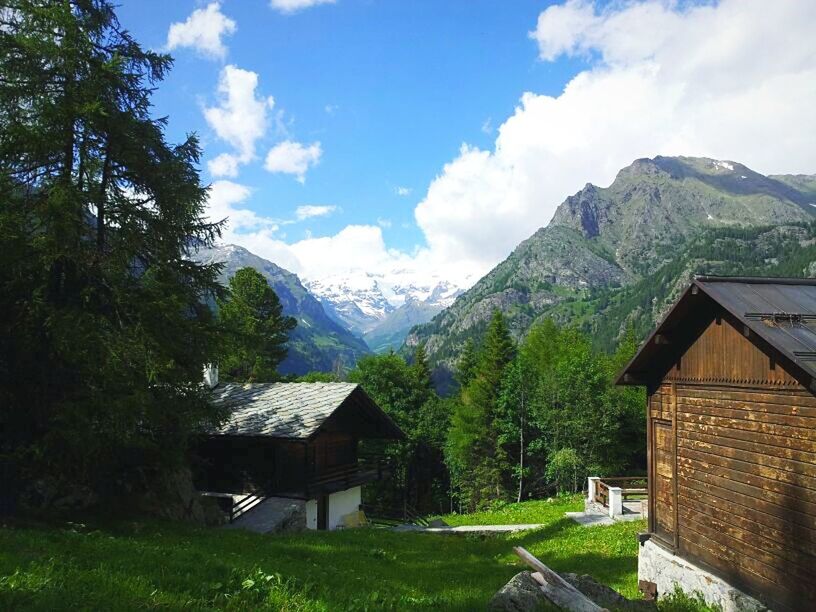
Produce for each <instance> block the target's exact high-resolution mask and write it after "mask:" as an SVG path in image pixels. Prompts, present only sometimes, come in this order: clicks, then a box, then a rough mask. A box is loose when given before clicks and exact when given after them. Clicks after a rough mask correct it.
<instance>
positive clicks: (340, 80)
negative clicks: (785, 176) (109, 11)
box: [118, 0, 816, 285]
mask: <svg viewBox="0 0 816 612" xmlns="http://www.w3.org/2000/svg"><path fill="white" fill-rule="evenodd" d="M310 5H311V6H310ZM814 6H816V3H804V2H799V1H798V0H779V1H778V2H777V1H775V2H774V3H766V2H762V1H761V0H722V1H720V2H700V3H696V2H673V1H671V0H631V1H627V2H614V3H605V2H592V1H591V0H566V1H563V0H562V1H558V2H543V1H527V0H513V1H506V0H504V1H502V0H459V1H455V0H446V1H444V2H442V1H439V0H410V1H398V0H336V1H334V2H332V1H328V0H322V1H321V0H223V1H222V2H207V1H196V0H174V1H172V2H168V1H167V0H164V1H163V2H160V1H157V0H123V2H122V5H121V7H120V8H119V11H118V13H119V17H120V20H121V22H122V23H123V24H124V25H125V27H127V28H128V29H130V30H131V31H132V32H133V33H134V35H135V36H136V38H137V39H138V40H139V41H140V42H141V43H142V44H143V45H145V46H148V47H151V48H154V49H162V50H166V49H169V48H171V53H172V55H173V56H174V57H175V60H176V63H175V67H174V69H173V71H172V72H171V73H170V75H169V77H168V78H167V79H166V81H165V82H164V83H162V84H161V85H160V87H159V90H158V92H157V94H156V96H155V103H156V111H157V113H158V114H163V115H168V116H169V118H170V124H169V135H170V137H171V138H173V139H176V140H178V139H180V138H182V136H183V134H184V133H185V132H189V131H195V132H197V133H198V134H199V135H200V137H201V141H202V145H203V148H204V164H203V177H204V179H205V180H206V181H207V182H211V183H213V186H214V188H213V194H212V198H211V210H212V214H213V215H229V216H230V218H231V225H230V228H229V230H228V232H227V235H226V239H227V240H229V241H231V242H238V243H241V244H244V246H247V247H248V248H250V249H251V250H253V251H256V252H258V254H259V255H262V256H264V257H267V258H269V259H272V260H274V261H276V262H277V263H279V264H281V265H283V266H285V267H288V268H289V269H292V270H293V271H295V272H297V273H299V274H301V275H303V276H305V277H307V278H318V277H321V276H330V275H332V274H340V273H351V272H355V273H358V272H369V273H374V274H377V275H379V276H381V277H383V278H384V279H390V280H391V282H397V281H396V280H394V279H395V278H397V277H398V276H400V275H401V274H402V275H405V274H409V273H410V274H409V275H413V276H415V277H417V276H418V277H422V278H430V277H431V276H441V277H447V278H450V279H452V280H455V281H456V282H458V283H460V284H463V285H467V284H469V283H471V282H473V281H475V280H476V279H477V278H478V277H479V276H480V275H481V274H484V273H485V272H486V271H487V270H489V269H490V267H492V266H493V265H495V264H496V263H498V262H499V261H500V260H501V259H502V258H503V257H505V256H506V255H507V254H508V253H509V252H510V250H512V248H513V247H514V246H515V245H516V244H517V243H518V242H519V241H520V240H523V239H524V238H526V237H527V236H529V235H530V234H532V233H533V232H534V231H535V230H536V229H538V228H539V227H541V226H542V225H545V224H546V223H547V221H548V220H549V218H550V216H551V215H552V212H553V211H554V209H555V207H556V206H557V204H558V203H560V202H561V201H562V200H563V198H564V197H565V196H567V195H569V194H571V193H574V192H575V191H577V190H578V189H580V188H581V187H583V185H584V184H585V183H587V182H590V181H591V182H594V183H596V184H600V185H605V184H608V183H609V182H610V181H611V180H612V179H613V178H614V175H615V173H616V171H617V170H618V169H620V168H621V167H623V166H625V165H627V164H628V163H631V161H632V160H633V159H635V158H637V157H644V156H649V157H651V156H654V155H657V154H688V155H706V156H711V157H717V158H725V159H733V160H736V161H741V162H744V163H746V164H748V165H750V166H752V167H754V169H756V170H759V171H765V172H785V171H789V172H805V171H809V172H814V171H816V163H814V160H815V159H816V149H815V148H814V147H816V145H814V144H813V139H812V138H809V137H808V136H807V134H812V133H813V128H814V127H816V125H815V124H814V118H813V113H812V111H811V110H810V109H812V108H813V103H814V101H816V89H814V88H815V87H816V86H814V83H816V79H814V78H813V77H814V76H815V75H814V72H813V70H814V67H815V66H816V43H814V37H813V36H812V34H811V33H812V31H813V28H814V26H816V11H815V10H814ZM287 9H288V10H287ZM173 24H176V25H175V26H174V25H173ZM171 28H175V30H173V29H171ZM756 40H763V41H765V42H764V43H763V45H761V46H760V45H756ZM230 71H232V72H230ZM227 73H229V74H231V75H232V76H233V77H235V80H234V81H232V80H231V81H229V82H230V83H232V84H231V85H229V87H227V89H225V88H224V87H225V85H224V83H225V81H224V79H225V78H226V76H225V75H227ZM219 84H221V87H222V90H221V91H219ZM228 92H231V93H232V94H234V95H235V96H236V100H237V102H236V105H234V106H232V107H230V106H228V105H225V101H224V100H225V97H226V95H227V93H228ZM270 97H271V98H273V99H274V104H271V103H270V102H269V98H270ZM245 107H246V109H249V110H247V111H246V112H245V111H244V110H243V109H244V108H245ZM208 109H209V110H208ZM769 138H773V139H774V143H775V146H774V147H771V148H769V147H768V146H765V144H762V145H760V144H759V143H760V142H763V143H764V142H767V140H768V139H769ZM281 143H285V144H284V145H282V146H281V148H279V149H277V150H276V153H275V155H274V156H273V157H274V160H271V158H270V159H268V158H267V155H270V150H272V149H275V148H276V146H277V145H281ZM463 145H464V148H463ZM220 155H221V156H223V155H226V156H228V157H229V158H230V159H231V160H232V166H230V167H229V168H227V171H225V167H224V166H222V167H221V169H220V172H216V173H213V172H210V169H213V170H216V169H217V168H215V167H213V168H210V167H209V166H208V162H212V161H213V160H215V159H216V158H217V157H218V156H220ZM299 207H300V210H301V214H300V215H298V214H297V213H296V211H297V210H298V208H299ZM303 207H309V208H303ZM318 213H322V214H318ZM299 217H300V218H299Z"/></svg>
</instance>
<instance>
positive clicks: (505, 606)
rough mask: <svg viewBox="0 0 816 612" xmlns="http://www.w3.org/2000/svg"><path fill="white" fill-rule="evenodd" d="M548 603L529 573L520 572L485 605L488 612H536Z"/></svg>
mask: <svg viewBox="0 0 816 612" xmlns="http://www.w3.org/2000/svg"><path fill="white" fill-rule="evenodd" d="M546 603H548V599H547V598H546V597H545V596H544V593H543V592H542V591H541V588H540V587H539V586H538V583H537V582H536V581H535V580H534V579H533V576H532V574H531V573H530V572H520V573H518V574H516V575H515V576H513V578H512V579H511V580H510V582H508V583H507V584H505V585H504V586H503V587H502V588H501V589H499V591H498V592H497V593H496V594H495V595H494V596H493V597H492V599H491V600H490V602H489V603H488V604H487V609H488V610H489V611H490V612H504V611H507V612H536V610H540V609H541V607H542V606H543V605H545V604H546Z"/></svg>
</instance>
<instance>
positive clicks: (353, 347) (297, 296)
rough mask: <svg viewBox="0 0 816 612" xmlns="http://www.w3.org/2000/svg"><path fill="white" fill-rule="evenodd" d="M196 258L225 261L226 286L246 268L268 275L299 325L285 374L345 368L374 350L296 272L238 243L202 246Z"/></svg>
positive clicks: (283, 369) (283, 368)
mask: <svg viewBox="0 0 816 612" xmlns="http://www.w3.org/2000/svg"><path fill="white" fill-rule="evenodd" d="M194 258H195V259H196V260H197V261H200V262H203V263H221V264H223V265H224V267H223V269H222V271H221V281H222V283H223V284H224V285H226V284H227V282H228V281H229V279H230V278H232V276H233V275H234V274H235V272H237V271H238V270H239V269H241V268H245V267H251V268H254V269H255V270H257V271H258V272H260V273H261V274H262V275H263V277H264V278H266V280H267V282H268V283H269V285H270V286H271V287H272V288H273V289H274V290H275V293H277V295H278V298H280V301H281V304H282V306H283V312H284V314H286V315H288V316H290V317H294V318H295V319H296V320H297V327H296V328H295V329H294V330H293V331H292V332H291V334H290V335H289V344H288V348H289V352H288V354H287V356H286V359H284V361H283V363H282V364H281V366H280V371H281V373H282V374H305V373H307V372H310V371H323V372H329V371H342V370H344V369H346V368H349V367H352V366H353V365H354V364H355V363H356V361H357V360H358V359H359V358H360V357H362V356H363V355H366V354H368V353H370V352H371V351H370V350H369V348H368V346H367V345H366V343H365V342H364V341H363V340H362V339H361V338H359V337H358V336H356V335H354V334H353V333H351V332H350V331H349V330H348V329H346V328H345V327H343V326H342V325H340V324H339V323H338V322H337V321H336V320H335V319H333V318H331V317H330V316H328V314H327V313H326V311H325V310H324V309H323V305H322V304H321V303H320V302H319V301H318V300H317V299H316V298H315V297H314V296H313V295H312V294H311V293H309V291H308V290H307V289H306V287H304V286H303V284H302V283H301V282H300V279H299V278H298V277H297V275H296V274H293V273H292V272H289V271H287V270H284V269H283V268H281V267H280V266H278V265H276V264H274V263H272V262H271V261H267V260H266V259H263V258H261V257H258V256H257V255H255V254H253V253H251V252H249V251H248V250H247V249H245V248H243V247H240V246H237V245H234V244H227V245H220V246H216V247H213V248H209V249H200V250H199V251H198V252H197V253H196V254H195V256H194Z"/></svg>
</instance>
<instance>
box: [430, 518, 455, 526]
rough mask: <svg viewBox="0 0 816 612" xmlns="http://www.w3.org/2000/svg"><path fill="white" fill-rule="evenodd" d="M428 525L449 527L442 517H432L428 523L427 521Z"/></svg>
mask: <svg viewBox="0 0 816 612" xmlns="http://www.w3.org/2000/svg"><path fill="white" fill-rule="evenodd" d="M428 527H450V525H448V524H447V523H446V522H445V521H443V520H442V519H434V520H432V521H431V522H430V523H428Z"/></svg>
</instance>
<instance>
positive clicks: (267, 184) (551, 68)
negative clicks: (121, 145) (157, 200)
mask: <svg viewBox="0 0 816 612" xmlns="http://www.w3.org/2000/svg"><path fill="white" fill-rule="evenodd" d="M206 4H207V3H202V2H196V1H178V0H177V1H174V2H167V1H166V0H165V1H157V0H137V1H135V2H134V1H130V2H128V1H125V2H124V3H123V4H122V7H121V9H120V10H119V15H120V19H121V21H122V23H124V24H125V26H126V27H127V28H129V29H130V30H131V31H132V32H133V33H134V34H135V36H136V37H137V39H138V40H140V41H141V42H142V43H143V44H144V45H145V46H149V47H152V48H155V49H163V48H164V47H165V43H166V41H167V33H168V28H169V26H170V24H171V23H173V22H183V21H184V20H185V19H187V17H188V16H189V15H190V13H192V12H193V10H195V9H196V8H201V7H202V6H206ZM512 4H513V10H512V11H508V10H507V3H506V2H502V1H498V0H476V1H474V0H465V1H460V2H453V1H452V2H439V1H438V0H412V1H410V2H400V1H397V0H391V1H375V0H342V1H341V2H338V3H336V4H326V5H322V6H315V7H311V8H308V9H305V10H301V11H298V12H296V13H294V14H284V13H281V12H278V11H275V10H272V8H270V6H269V4H268V3H267V2H265V1H264V0H240V1H238V0H232V1H229V0H226V1H224V2H222V3H221V12H222V13H223V14H224V15H226V16H228V17H229V18H230V19H233V20H234V21H235V22H236V31H235V33H234V34H233V35H231V36H229V37H226V38H225V39H224V42H225V44H226V45H227V46H228V48H229V51H228V53H227V54H226V56H225V57H224V58H223V60H221V59H218V60H216V61H213V60H212V59H208V58H206V57H202V56H201V55H200V54H198V53H196V51H195V50H194V49H192V48H189V47H188V48H177V49H174V50H173V51H172V55H173V56H174V58H175V60H176V63H175V68H174V70H173V71H172V73H171V74H170V76H169V78H168V79H167V80H166V81H165V82H164V83H163V84H162V86H161V88H160V89H159V91H158V93H157V95H156V99H155V102H156V107H157V112H158V113H160V114H166V115H169V117H170V119H171V121H170V135H171V137H173V138H176V139H179V138H181V137H182V136H183V134H184V133H185V132H187V131H196V132H197V133H198V134H199V135H200V136H201V138H202V142H203V144H204V149H205V160H206V159H208V158H212V157H213V156H214V155H216V154H218V153H221V152H223V151H225V150H228V149H229V147H228V146H225V145H221V144H219V142H218V139H217V137H215V135H214V134H213V133H212V130H211V129H210V128H209V127H208V125H207V123H206V121H205V120H204V116H203V114H202V112H201V107H202V106H204V105H208V104H212V103H213V102H214V101H215V96H214V92H215V90H216V87H217V83H218V76H219V71H220V69H221V68H222V67H223V65H226V64H233V65H236V66H239V67H241V68H242V69H246V70H251V71H253V72H256V73H258V75H259V77H260V86H259V89H260V91H261V92H262V93H263V94H264V95H271V96H273V97H274V98H275V102H276V109H282V110H283V112H284V115H283V122H284V125H285V129H286V132H287V134H288V135H289V136H291V137H292V138H293V139H295V140H302V141H304V142H309V143H311V142H313V141H319V142H320V143H321V147H322V149H323V155H322V157H321V160H320V162H319V163H318V164H317V165H316V166H315V167H314V168H313V169H310V170H309V172H308V173H307V176H306V180H305V182H304V184H299V183H298V182H297V181H296V180H293V178H292V176H290V175H283V174H281V175H270V174H269V173H268V172H266V171H265V170H263V168H262V160H261V159H259V160H257V161H256V162H255V163H252V164H248V165H247V166H246V167H245V168H243V169H242V170H241V174H240V178H241V180H242V181H243V182H244V183H246V184H249V185H251V186H252V187H253V195H252V198H251V200H248V201H247V202H246V204H247V205H249V206H251V207H252V208H253V209H255V210H257V211H258V212H261V213H263V214H267V215H270V216H273V217H287V216H291V215H292V214H293V211H294V210H295V209H296V208H297V207H298V206H301V205H304V204H306V205H315V204H318V205H332V206H337V207H338V208H340V209H341V210H340V211H339V212H337V213H335V214H332V215H328V216H326V217H325V218H312V219H309V220H308V222H303V223H300V224H298V225H297V226H295V227H287V228H286V232H285V233H286V234H287V237H288V238H292V239H297V238H301V237H303V236H304V235H305V232H306V231H307V230H308V231H311V232H312V233H314V234H322V233H329V232H332V233H333V232H336V231H339V230H340V229H341V228H342V227H343V226H345V225H347V224H349V223H360V224H364V223H374V222H376V220H377V219H378V218H380V219H386V220H388V221H391V223H392V225H391V227H390V228H385V235H386V238H387V240H388V242H389V244H391V245H393V246H394V247H396V248H400V249H411V248H413V247H414V246H415V245H416V244H418V243H422V242H423V236H422V233H421V232H420V231H419V229H418V228H417V226H416V224H415V222H414V218H413V211H414V206H415V205H416V203H417V201H418V198H421V196H422V194H423V192H424V190H425V189H426V188H427V186H428V184H429V183H430V181H431V179H433V177H434V176H435V175H436V174H437V173H438V172H439V171H440V168H441V167H442V165H443V164H444V163H445V162H447V161H448V160H450V159H451V158H453V157H454V156H455V155H456V154H457V152H458V150H459V147H460V145H461V144H462V143H463V142H468V143H472V144H476V145H481V146H485V147H488V146H490V145H491V144H492V141H493V139H494V138H495V134H494V131H495V127H496V126H497V125H498V124H500V123H501V121H502V120H503V119H504V118H506V117H507V116H508V115H510V114H511V113H512V111H513V108H514V106H515V105H516V104H517V103H518V98H519V95H520V92H523V91H528V90H531V91H539V92H544V93H552V94H557V93H558V92H559V91H560V90H561V89H562V88H563V86H564V85H565V84H566V83H567V82H568V80H569V79H570V77H571V76H573V75H574V74H575V71H576V69H575V66H574V64H575V63H576V62H574V61H571V60H566V59H565V60H563V61H560V62H558V63H555V64H543V63H541V62H538V61H536V57H537V53H536V44H535V42H534V41H533V40H531V39H530V38H528V36H527V34H528V32H529V31H530V30H531V29H533V27H534V25H535V20H536V18H537V16H538V14H539V13H540V12H541V10H542V8H544V7H545V6H546V3H543V2H540V1H538V2H534V1H530V2H527V1H514V2H513V3H512ZM287 134H284V133H282V132H281V131H276V130H274V129H272V130H270V131H269V133H268V134H267V135H266V136H265V137H264V138H263V139H262V140H261V141H260V143H259V144H260V145H261V146H260V148H263V145H268V146H271V145H273V144H274V143H275V142H276V141H278V140H283V139H285V138H286V136H287ZM204 177H205V179H206V180H209V181H212V180H215V178H216V177H212V176H211V175H209V173H207V172H206V167H205V173H204ZM400 187H403V188H407V189H409V190H410V194H407V195H403V196H400V195H398V194H397V190H398V188H400ZM403 193H404V190H403ZM405 225H408V226H409V227H407V228H406V227H405Z"/></svg>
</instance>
